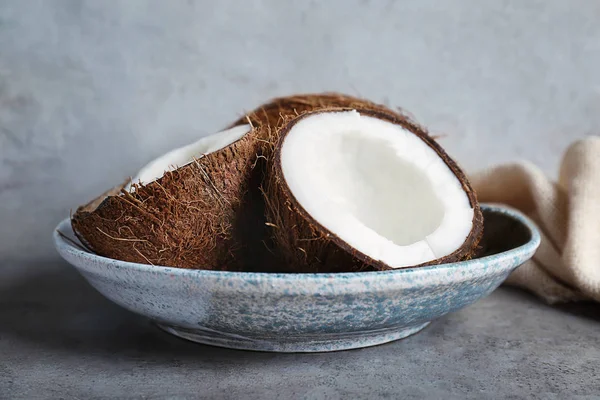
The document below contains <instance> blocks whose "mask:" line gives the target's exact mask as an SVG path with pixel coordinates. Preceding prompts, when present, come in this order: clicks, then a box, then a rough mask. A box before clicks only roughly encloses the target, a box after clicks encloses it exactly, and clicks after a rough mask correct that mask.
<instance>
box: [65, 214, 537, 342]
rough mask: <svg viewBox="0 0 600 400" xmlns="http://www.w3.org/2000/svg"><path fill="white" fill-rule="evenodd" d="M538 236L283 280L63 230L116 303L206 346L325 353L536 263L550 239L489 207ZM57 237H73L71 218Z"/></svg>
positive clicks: (422, 316)
mask: <svg viewBox="0 0 600 400" xmlns="http://www.w3.org/2000/svg"><path fill="white" fill-rule="evenodd" d="M485 210H486V211H487V212H488V213H489V212H492V213H499V214H502V215H503V216H505V217H506V218H509V219H512V220H514V221H516V222H517V223H518V224H521V225H522V226H523V227H524V229H525V230H527V231H529V233H530V238H529V241H528V242H527V243H525V244H523V245H521V246H519V247H516V248H514V249H511V250H509V251H505V252H502V253H499V254H495V255H491V256H487V257H482V258H478V259H473V260H469V261H464V262H459V263H453V264H443V265H437V266H430V267H420V268H410V269H401V270H395V271H383V272H359V273H337V274H273V273H251V272H223V271H205V270H185V269H178V268H169V267H160V266H152V265H146V264H136V263H129V262H124V261H118V260H113V259H109V258H105V257H100V256H97V255H95V254H92V253H89V252H86V251H83V250H81V249H79V248H78V247H77V246H75V245H74V244H73V243H71V242H70V241H68V240H65V238H64V237H62V236H61V235H60V234H58V232H56V231H55V233H54V241H55V245H56V248H57V249H58V252H59V253H60V255H61V256H62V257H63V258H64V259H65V260H67V261H68V262H69V263H70V264H72V265H74V266H75V267H76V268H77V270H78V271H79V272H80V273H81V274H82V275H83V276H84V277H85V279H87V280H88V282H89V283H90V284H91V285H92V286H94V287H95V288H96V289H97V290H98V291H99V292H100V293H102V294H103V295H104V296H106V297H107V298H109V299H110V300H112V301H114V302H115V303H117V304H119V305H121V306H123V307H125V308H127V309H129V310H131V311H133V312H135V313H138V314H141V315H144V316H146V317H148V318H151V319H152V320H154V321H156V323H157V324H158V325H159V326H160V327H161V328H162V329H164V330H166V331H167V332H170V333H172V334H175V335H177V336H180V337H183V338H185V339H189V340H193V341H197V342H200V343H205V344H210V345H216V346H222V347H229V348H237V349H247V350H260V351H278V352H316V351H335V350H344V349H351V348H360V347H367V346H373V345H376V344H381V343H386V342H389V341H392V340H396V339H401V338H403V337H406V336H408V335H411V334H413V333H416V332H418V331H419V330H421V329H423V328H424V327H425V326H426V325H427V324H428V323H429V322H430V321H432V320H434V319H436V318H439V317H441V316H442V315H444V314H447V313H449V312H453V311H456V310H459V309H461V308H463V307H465V306H467V305H469V304H472V303H474V302H475V301H477V300H479V299H481V298H483V297H485V296H487V295H488V294H489V293H490V292H492V291H493V290H494V289H495V288H497V287H498V286H499V285H500V284H501V283H502V282H503V281H504V279H506V277H507V276H508V275H509V274H510V272H512V271H513V270H514V269H515V268H516V267H518V266H519V265H521V264H522V263H523V262H525V261H526V260H528V259H529V258H531V256H532V255H533V253H534V252H535V250H536V249H537V247H538V245H539V242H540V236H539V233H538V231H537V229H536V228H535V227H534V225H533V224H532V223H531V222H530V221H529V220H528V219H527V218H526V217H524V216H523V215H522V214H520V213H518V212H516V211H513V210H507V209H503V208H498V207H492V206H485ZM57 231H60V232H62V233H66V234H70V233H72V231H71V226H70V222H69V220H68V219H65V220H64V221H62V222H61V223H60V224H59V225H58V227H57Z"/></svg>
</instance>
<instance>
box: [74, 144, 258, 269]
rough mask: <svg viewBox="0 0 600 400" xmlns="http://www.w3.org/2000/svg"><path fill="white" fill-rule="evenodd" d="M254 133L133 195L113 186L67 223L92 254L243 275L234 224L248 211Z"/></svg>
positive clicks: (253, 171)
mask: <svg viewBox="0 0 600 400" xmlns="http://www.w3.org/2000/svg"><path fill="white" fill-rule="evenodd" d="M254 133H255V132H251V133H249V134H246V135H245V136H244V137H243V138H241V139H240V140H238V141H236V142H234V143H232V144H231V145H229V146H227V147H225V148H223V149H221V150H218V151H216V152H214V153H211V154H207V155H205V156H203V157H201V158H199V159H197V160H194V161H193V162H191V163H190V164H188V165H185V166H183V167H181V168H179V169H176V170H174V171H171V172H166V173H165V174H164V176H163V177H161V178H159V179H158V180H156V181H154V182H151V183H149V184H147V185H138V184H134V185H133V187H134V190H132V191H128V190H125V189H124V188H125V184H123V185H120V186H118V187H116V188H114V189H112V190H111V191H109V192H108V193H105V194H104V195H102V196H100V197H99V198H98V199H96V200H94V201H92V202H90V203H89V204H87V205H85V206H82V207H80V208H79V209H77V211H76V212H75V214H74V215H73V217H72V220H71V223H72V227H73V230H74V232H75V234H76V235H77V237H78V238H79V239H80V240H81V242H82V243H84V244H85V246H87V247H88V248H89V249H90V250H92V251H93V252H95V253H97V254H99V255H102V256H105V257H110V258H114V259H118V260H123V261H131V262H137V263H144V264H153V265H163V266H171V267H180V268H194V269H195V268H200V269H213V270H236V269H244V268H245V267H244V256H243V253H244V249H243V245H242V244H241V243H243V242H244V240H243V238H241V237H240V236H243V235H245V234H247V232H245V230H244V229H242V228H241V227H240V226H238V224H237V221H238V220H240V219H241V216H243V215H244V214H246V213H247V210H248V209H249V208H250V207H252V205H251V204H250V200H249V198H248V193H249V185H250V184H251V182H254V184H256V178H255V176H256V174H257V173H258V174H259V177H260V176H261V175H262V172H261V171H259V170H258V169H255V168H254V167H255V165H256V156H257V151H258V149H257V143H258V142H257V140H256V137H255V135H254Z"/></svg>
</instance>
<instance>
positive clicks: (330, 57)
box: [0, 0, 600, 398]
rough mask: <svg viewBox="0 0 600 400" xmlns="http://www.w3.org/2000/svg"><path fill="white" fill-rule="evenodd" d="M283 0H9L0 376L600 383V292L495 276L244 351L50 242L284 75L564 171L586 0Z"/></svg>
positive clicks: (3, 63)
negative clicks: (417, 320)
mask: <svg viewBox="0 0 600 400" xmlns="http://www.w3.org/2000/svg"><path fill="white" fill-rule="evenodd" d="M290 3H291V2H282V1H278V0H271V1H267V0H263V1H247V2H241V1H240V2H235V1H233V0H231V1H219V2H208V1H206V2H193V1H186V2H183V1H170V2H159V1H156V2H151V3H146V2H139V1H121V2H115V1H111V2H98V1H94V2H92V1H89V2H85V1H60V2H59V1H37V2H34V1H18V0H14V1H3V2H1V3H0V221H1V223H0V397H6V398H11V397H15V396H17V395H19V394H21V396H22V397H24V398H30V397H40V398H43V397H60V396H61V395H63V396H65V397H74V396H77V397H80V398H88V397H89V396H88V395H89V394H92V395H94V396H101V395H103V396H124V395H131V396H133V395H135V394H146V395H159V394H162V395H165V394H169V393H170V394H173V393H175V394H178V393H181V394H191V395H195V394H204V395H207V396H208V395H210V394H217V393H221V394H222V395H228V396H230V397H240V396H243V395H247V396H248V397H255V398H265V397H269V396H270V395H274V394H275V393H280V394H281V395H289V396H291V395H292V394H295V396H302V395H307V396H308V397H318V396H321V397H326V395H331V397H332V398H336V397H339V396H342V395H344V394H345V395H346V396H348V395H357V394H362V395H370V396H371V397H384V395H386V394H387V395H390V396H392V397H395V396H394V394H396V395H397V394H399V393H404V394H405V395H407V396H408V395H413V396H414V397H426V396H428V397H443V396H444V394H445V393H447V392H449V393H453V394H455V395H456V396H457V397H462V394H465V393H469V394H470V396H472V397H508V395H509V394H511V393H512V394H516V395H520V396H521V397H523V398H527V397H530V396H537V397H540V398H553V397H554V398H565V397H567V396H566V395H565V391H567V390H572V392H573V393H575V394H579V395H581V396H584V395H589V396H590V398H591V396H592V395H593V394H596V393H599V392H600V390H599V389H598V383H597V378H596V376H597V374H598V370H599V367H598V358H599V354H598V337H599V335H598V328H599V326H600V325H599V323H598V315H597V313H596V314H595V315H592V313H593V311H591V310H592V309H593V306H582V307H583V308H578V309H577V310H575V311H576V313H581V312H584V313H587V314H588V317H585V316H577V315H574V314H573V313H571V312H566V311H561V310H556V309H552V308H548V307H546V306H544V305H541V304H539V303H538V302H536V301H535V300H533V299H531V298H529V297H527V296H524V295H520V294H518V293H516V292H511V291H506V290H503V291H500V292H497V293H495V294H494V295H493V296H492V297H490V298H489V299H486V300H485V301H482V302H481V303H478V304H476V305H475V306H473V307H470V308H468V309H467V310H464V311H462V312H460V313H458V314H456V315H453V316H450V317H448V318H446V319H444V320H442V321H440V322H438V323H437V324H435V325H433V326H432V327H431V328H429V329H428V330H426V331H425V332H424V333H423V334H420V335H418V336H415V337H413V338H411V339H408V340H406V341H403V342H399V343H395V344H391V345H386V346H382V347H378V348H373V349H367V350H361V351H353V352H348V353H339V354H323V355H269V354H251V353H241V352H234V351H224V350H216V349H210V348H207V347H202V346H194V345H191V344H187V343H184V342H181V341H178V340H176V339H172V338H170V337H167V336H166V335H164V334H162V333H160V332H157V331H155V330H154V329H153V328H152V327H148V326H147V323H146V322H145V321H143V320H141V319H138V318H137V317H135V316H132V315H130V314H128V313H126V312H125V311H122V310H120V309H118V308H116V307H115V306H112V305H111V304H109V303H108V302H106V301H104V300H102V299H101V298H100V297H99V296H98V295H96V294H95V293H94V292H93V291H92V290H91V289H90V288H89V287H87V286H86V285H85V283H84V282H83V281H82V280H81V279H80V278H78V277H77V275H76V274H75V273H74V272H72V271H71V270H69V269H68V267H67V266H66V265H65V264H64V263H62V262H60V261H57V259H56V256H55V253H54V251H53V249H52V247H51V241H50V232H51V230H52V228H53V227H54V226H55V224H56V223H57V222H58V221H59V220H61V219H62V218H63V217H64V216H65V215H67V214H68V212H69V209H71V208H73V207H75V206H77V205H78V204H80V203H82V202H85V201H87V200H88V199H89V198H90V197H92V196H94V195H95V194H97V193H99V192H101V191H103V190H104V189H105V188H107V187H109V186H111V185H112V184H114V183H115V182H119V181H120V180H121V179H122V178H124V177H125V176H128V175H130V174H132V173H134V172H135V171H136V169H137V168H138V167H140V166H141V165H143V164H144V163H145V162H146V161H148V160H149V159H150V158H152V157H154V156H156V155H158V154H160V153H161V152H164V151H165V150H167V149H168V148H170V147H172V146H174V145H179V144H184V143H186V142H189V141H190V140H193V139H195V138H197V137H198V136H199V135H204V134H207V133H210V132H212V131H215V130H217V129H219V128H221V127H223V126H224V125H226V124H227V123H229V122H230V121H231V120H232V119H233V118H234V116H236V115H238V114H240V113H241V112H243V110H245V109H249V108H251V107H253V106H255V105H257V104H258V103H260V102H261V101H264V100H265V99H266V98H269V97H272V96H276V95H284V94H289V93H293V92H306V91H318V90H339V91H344V92H348V93H350V94H360V95H364V96H366V97H369V98H372V99H373V100H377V101H384V102H388V103H389V104H392V105H399V106H402V107H404V108H406V109H408V110H409V111H411V112H412V113H413V114H414V116H415V117H416V118H417V119H418V120H420V121H421V122H423V123H424V124H426V125H428V126H429V127H430V128H431V129H432V131H433V132H434V133H446V134H448V136H447V137H446V138H444V139H443V144H444V145H445V146H446V147H447V148H448V150H449V151H450V153H451V154H453V155H454V156H455V157H456V158H457V159H458V160H459V161H460V162H461V163H462V164H463V165H464V166H465V167H466V168H467V170H469V171H473V170H475V169H478V168H483V167H485V166H488V165H490V164H494V163H497V162H503V161H507V160H514V159H520V158H526V159H529V160H531V161H533V162H535V163H536V164H538V165H540V167H541V168H542V169H543V170H544V171H546V172H548V173H551V174H555V170H556V167H557V165H558V162H559V159H560V154H561V152H562V150H563V149H564V148H565V146H566V145H567V144H568V143H570V142H571V141H572V140H574V139H576V138H579V137H583V136H584V135H587V134H590V133H594V132H595V133H598V131H599V130H600V129H599V127H600V112H598V110H600V74H598V71H600V25H599V24H598V23H597V21H598V18H599V17H600V3H598V2H596V1H592V0H590V1H570V2H566V1H560V0H553V1H549V0H546V1H529V2H521V1H494V2H485V3H481V2H476V1H450V2H439V1H433V0H430V1H420V2H400V1H397V2H395V1H388V2H384V1H373V2H368V1H361V2H355V1H343V0H337V1H328V2H308V1H306V2H295V4H294V5H291V4H290ZM568 397H572V396H568ZM573 398H575V397H574V396H573ZM582 398H583V397H582Z"/></svg>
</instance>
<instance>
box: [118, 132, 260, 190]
mask: <svg viewBox="0 0 600 400" xmlns="http://www.w3.org/2000/svg"><path fill="white" fill-rule="evenodd" d="M250 129H251V127H250V125H239V126H236V127H233V128H231V129H227V130H224V131H221V132H218V133H215V134H213V135H209V136H205V137H203V138H201V139H199V140H197V141H195V142H194V143H191V144H188V145H186V146H183V147H179V148H177V149H174V150H171V151H169V152H168V153H166V154H164V155H162V156H160V157H158V158H156V159H155V160H153V161H151V162H149V163H148V164H147V165H146V166H144V167H143V168H142V169H141V170H140V171H139V172H138V173H137V175H136V176H135V177H134V178H133V179H132V180H131V182H132V183H137V184H140V185H147V184H148V183H151V182H154V181H155V180H157V179H159V178H161V177H162V176H163V175H164V174H165V173H166V172H168V171H174V170H176V169H177V168H181V167H183V166H186V165H187V164H190V163H191V162H193V161H194V160H197V159H199V158H201V157H204V156H205V155H207V154H210V153H214V152H215V151H218V150H221V149H224V148H225V147H227V146H229V145H230V144H233V143H235V142H237V141H238V140H240V139H241V138H243V137H244V135H246V134H247V133H248V132H250ZM126 190H132V185H131V184H130V185H128V186H127V188H126Z"/></svg>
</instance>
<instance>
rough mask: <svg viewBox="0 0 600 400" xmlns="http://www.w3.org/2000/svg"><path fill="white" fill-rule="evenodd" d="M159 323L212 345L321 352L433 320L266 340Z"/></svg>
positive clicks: (380, 339) (382, 339) (372, 342)
mask: <svg viewBox="0 0 600 400" xmlns="http://www.w3.org/2000/svg"><path fill="white" fill-rule="evenodd" d="M156 325H158V327H159V328H161V329H162V330H164V331H165V332H168V333H170V334H172V335H175V336H178V337H180V338H182V339H186V340H190V341H192V342H196V343H202V344H207V345H210V346H217V347H226V348H229V349H238V350H252V351H267V352H276V353H317V352H328V351H340V350H350V349H360V348H363V347H370V346H376V345H379V344H383V343H388V342H392V341H394V340H398V339H403V338H405V337H407V336H410V335H413V334H415V333H417V332H419V331H420V330H422V329H423V328H425V327H426V326H427V325H429V322H425V323H422V324H418V325H411V326H405V327H400V328H388V329H380V330H376V331H366V332H356V333H352V334H339V335H335V334H329V335H314V336H313V335H302V336H287V337H284V336H277V337H271V338H264V339H263V338H250V337H246V336H241V335H235V334H227V333H223V332H216V331H213V330H211V329H206V328H198V329H189V328H181V327H176V326H172V325H168V324H164V323H159V322H156Z"/></svg>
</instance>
